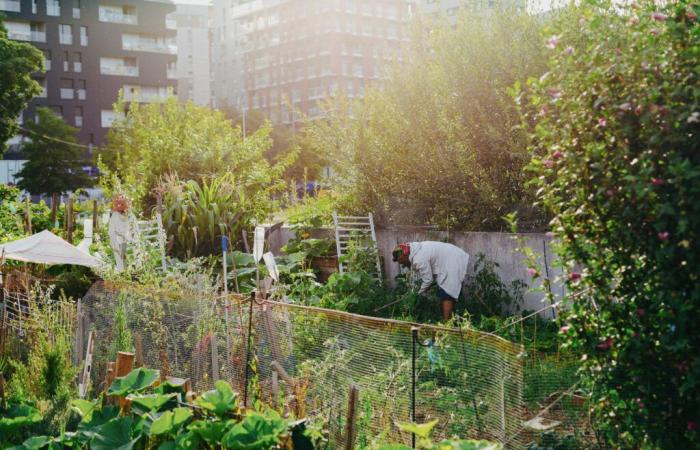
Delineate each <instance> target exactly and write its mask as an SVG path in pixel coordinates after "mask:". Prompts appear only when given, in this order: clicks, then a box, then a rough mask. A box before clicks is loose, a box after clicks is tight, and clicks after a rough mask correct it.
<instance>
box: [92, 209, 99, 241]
mask: <svg viewBox="0 0 700 450" xmlns="http://www.w3.org/2000/svg"><path fill="white" fill-rule="evenodd" d="M97 213H98V211H97V200H93V201H92V236H93V238H92V240H93V242H95V237H94V236H95V233H97V225H99V223H98V214H97Z"/></svg>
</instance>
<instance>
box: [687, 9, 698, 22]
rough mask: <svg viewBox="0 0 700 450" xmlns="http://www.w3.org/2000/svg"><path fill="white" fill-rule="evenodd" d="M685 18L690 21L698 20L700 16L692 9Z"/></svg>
mask: <svg viewBox="0 0 700 450" xmlns="http://www.w3.org/2000/svg"><path fill="white" fill-rule="evenodd" d="M685 16H686V17H687V18H688V20H695V19H697V18H698V15H697V13H696V12H695V11H693V10H692V9H689V10H688V11H687V12H686V13H685Z"/></svg>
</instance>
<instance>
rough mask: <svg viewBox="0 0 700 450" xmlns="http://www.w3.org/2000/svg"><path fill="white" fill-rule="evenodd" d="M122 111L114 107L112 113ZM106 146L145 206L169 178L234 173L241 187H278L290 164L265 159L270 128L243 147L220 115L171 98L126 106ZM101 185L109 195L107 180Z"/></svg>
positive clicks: (133, 194) (251, 135)
mask: <svg viewBox="0 0 700 450" xmlns="http://www.w3.org/2000/svg"><path fill="white" fill-rule="evenodd" d="M126 106H127V105H125V104H124V103H123V102H118V103H117V104H116V105H115V111H118V112H119V111H124V110H125V108H126ZM107 142H108V144H107V154H108V155H109V156H110V158H111V162H110V165H111V167H112V169H113V170H114V172H115V174H116V175H117V176H118V177H119V178H120V179H121V181H122V182H123V183H122V185H123V186H125V187H126V188H128V189H129V190H130V191H131V192H129V193H128V194H129V196H130V197H131V199H132V200H133V201H135V202H139V203H141V202H145V203H148V202H149V198H151V192H152V190H153V189H154V188H155V187H157V186H159V185H160V184H161V183H162V182H163V181H164V180H165V179H166V177H167V176H170V175H172V176H176V177H177V178H178V179H180V180H184V181H188V180H193V181H195V182H201V181H203V180H207V179H211V178H212V177H216V176H218V175H221V174H224V173H226V172H233V173H234V174H235V175H236V179H237V180H238V182H240V183H243V184H245V185H250V184H253V183H257V184H261V183H262V184H265V186H266V187H269V186H271V185H277V184H280V186H282V185H283V183H280V182H281V173H282V172H283V171H284V169H285V167H286V166H287V165H288V163H289V160H283V161H277V162H276V163H274V164H271V163H270V162H268V160H267V159H266V158H265V155H266V153H267V152H268V150H269V149H270V147H271V145H272V140H271V139H270V126H269V125H263V126H261V127H259V128H258V129H257V130H255V131H254V132H252V133H249V134H248V136H247V137H246V139H245V141H244V140H243V139H242V133H241V129H240V127H234V126H233V125H232V124H231V122H230V120H229V119H227V118H226V116H225V115H224V113H222V112H219V111H215V110H212V109H209V108H206V107H201V106H197V105H195V104H194V103H192V102H188V103H179V102H178V101H177V99H175V98H172V97H171V98H169V99H168V100H166V101H165V102H162V103H152V104H145V105H143V104H138V103H131V104H129V105H128V113H127V114H126V116H125V117H124V118H123V119H119V120H116V121H115V122H114V124H113V126H112V128H111V130H110V132H109V134H108V136H107ZM292 156H293V155H292ZM103 180H104V184H105V187H106V188H107V191H108V193H109V189H110V186H109V179H108V177H104V178H103ZM266 192H267V191H266Z"/></svg>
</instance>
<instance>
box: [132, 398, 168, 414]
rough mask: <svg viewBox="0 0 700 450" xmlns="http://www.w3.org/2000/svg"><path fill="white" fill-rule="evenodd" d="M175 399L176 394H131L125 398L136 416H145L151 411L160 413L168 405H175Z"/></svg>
mask: <svg viewBox="0 0 700 450" xmlns="http://www.w3.org/2000/svg"><path fill="white" fill-rule="evenodd" d="M175 397H177V394H168V395H163V394H147V395H133V394H132V395H129V396H128V397H127V398H128V399H129V400H131V409H132V411H133V412H135V413H136V414H145V413H148V412H152V411H160V410H161V409H163V407H164V406H166V405H168V404H171V405H173V406H174V405H176V404H177V403H176V401H175Z"/></svg>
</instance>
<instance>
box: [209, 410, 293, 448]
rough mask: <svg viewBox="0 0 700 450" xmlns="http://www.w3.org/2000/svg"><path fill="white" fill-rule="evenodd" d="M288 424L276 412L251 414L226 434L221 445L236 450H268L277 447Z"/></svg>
mask: <svg viewBox="0 0 700 450" xmlns="http://www.w3.org/2000/svg"><path fill="white" fill-rule="evenodd" d="M286 430H287V423H286V422H285V420H284V419H282V418H281V417H280V415H279V414H277V413H276V412H274V411H269V412H267V413H265V414H264V415H263V414H260V413H257V412H253V413H249V414H248V415H247V416H246V417H245V419H243V421H241V422H239V423H237V424H236V425H235V426H234V427H233V428H232V429H231V431H229V432H228V433H226V435H225V436H224V438H223V440H222V441H221V444H222V445H223V447H224V448H228V449H236V450H268V449H270V448H273V447H274V446H275V445H277V444H278V443H279V441H280V436H281V434H282V433H284V432H285V431H286Z"/></svg>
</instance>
